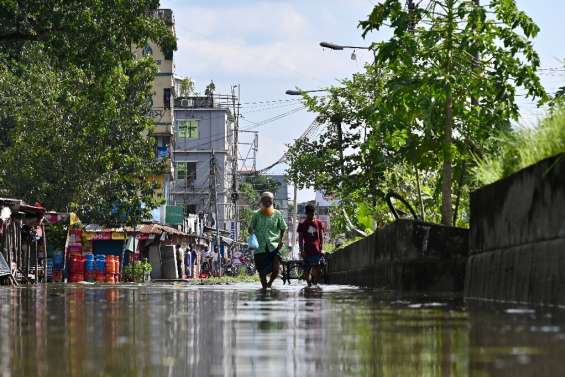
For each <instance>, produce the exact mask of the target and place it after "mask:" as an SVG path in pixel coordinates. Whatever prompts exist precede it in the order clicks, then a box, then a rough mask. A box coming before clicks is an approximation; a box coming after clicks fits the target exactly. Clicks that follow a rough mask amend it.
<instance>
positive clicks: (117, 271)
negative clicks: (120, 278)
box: [114, 256, 120, 274]
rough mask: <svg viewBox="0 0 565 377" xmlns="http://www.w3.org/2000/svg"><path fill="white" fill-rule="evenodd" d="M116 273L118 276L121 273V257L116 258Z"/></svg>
mask: <svg viewBox="0 0 565 377" xmlns="http://www.w3.org/2000/svg"><path fill="white" fill-rule="evenodd" d="M114 271H115V272H116V274H119V273H120V257H118V256H115V257H114Z"/></svg>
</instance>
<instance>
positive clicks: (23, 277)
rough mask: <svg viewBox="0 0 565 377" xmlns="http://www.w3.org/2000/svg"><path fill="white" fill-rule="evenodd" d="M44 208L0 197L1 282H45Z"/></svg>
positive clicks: (45, 243)
mask: <svg viewBox="0 0 565 377" xmlns="http://www.w3.org/2000/svg"><path fill="white" fill-rule="evenodd" d="M44 215H45V208H43V207H42V206H41V205H40V204H37V205H29V204H26V203H24V202H23V201H22V200H19V199H6V198H0V282H8V283H10V284H16V285H17V284H18V283H38V282H39V281H40V279H42V280H43V281H46V274H45V271H46V270H47V266H46V262H47V261H46V258H45V250H46V249H47V239H46V237H45V220H44Z"/></svg>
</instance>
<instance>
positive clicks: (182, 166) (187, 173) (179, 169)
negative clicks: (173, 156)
mask: <svg viewBox="0 0 565 377" xmlns="http://www.w3.org/2000/svg"><path fill="white" fill-rule="evenodd" d="M175 171H176V173H177V179H184V180H186V182H187V183H188V184H193V183H194V181H195V180H196V162H177V163H176V165H175Z"/></svg>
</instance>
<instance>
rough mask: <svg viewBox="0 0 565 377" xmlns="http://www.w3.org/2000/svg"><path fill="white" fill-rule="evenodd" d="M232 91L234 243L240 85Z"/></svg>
mask: <svg viewBox="0 0 565 377" xmlns="http://www.w3.org/2000/svg"><path fill="white" fill-rule="evenodd" d="M236 86H237V104H236V101H235V100H236V96H235V87H236ZM231 90H232V93H231V95H232V105H233V117H234V124H233V159H232V170H233V176H232V177H233V178H232V194H231V199H232V202H233V216H232V218H233V222H232V224H233V226H234V231H233V234H234V241H235V242H237V241H238V239H239V235H238V233H239V232H238V227H239V208H238V207H237V202H238V200H239V179H238V178H239V177H238V173H239V172H238V169H239V167H238V161H239V107H240V103H239V96H240V94H241V88H240V85H239V84H238V85H234V86H232V88H231Z"/></svg>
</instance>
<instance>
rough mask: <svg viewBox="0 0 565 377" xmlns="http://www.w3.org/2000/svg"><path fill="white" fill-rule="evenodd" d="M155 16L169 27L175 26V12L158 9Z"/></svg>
mask: <svg viewBox="0 0 565 377" xmlns="http://www.w3.org/2000/svg"><path fill="white" fill-rule="evenodd" d="M154 16H155V17H158V18H160V19H161V20H163V22H164V23H165V24H167V25H169V26H171V25H174V24H175V19H174V18H173V11H172V10H171V9H157V10H156V11H155V13H154Z"/></svg>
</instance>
